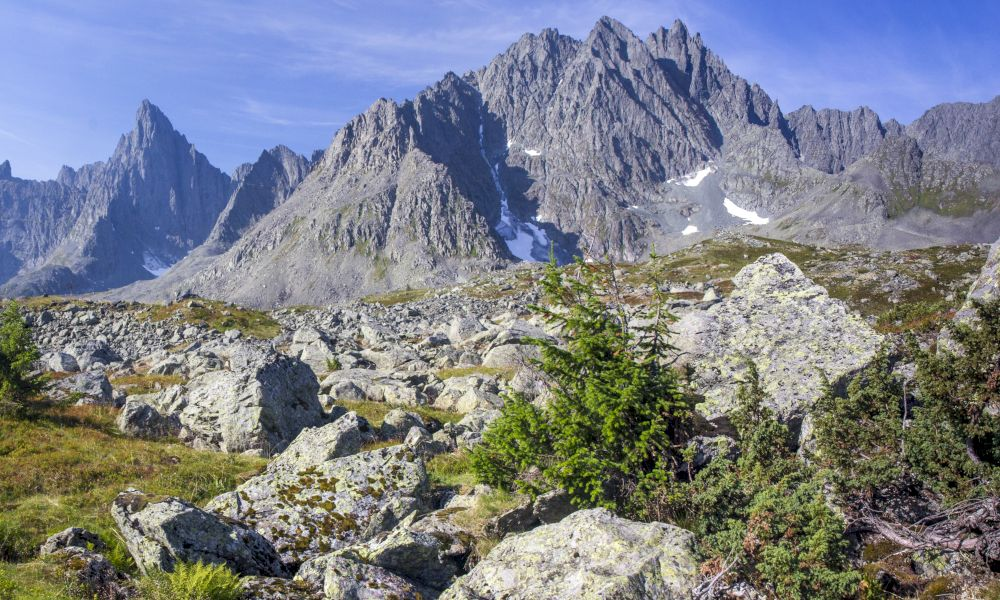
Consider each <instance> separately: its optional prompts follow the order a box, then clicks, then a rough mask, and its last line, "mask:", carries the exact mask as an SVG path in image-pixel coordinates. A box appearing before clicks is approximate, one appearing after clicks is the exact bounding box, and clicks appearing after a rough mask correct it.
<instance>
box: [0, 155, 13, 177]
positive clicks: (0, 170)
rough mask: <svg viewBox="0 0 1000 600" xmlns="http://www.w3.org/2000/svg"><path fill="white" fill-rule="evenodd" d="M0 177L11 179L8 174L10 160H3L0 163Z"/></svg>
mask: <svg viewBox="0 0 1000 600" xmlns="http://www.w3.org/2000/svg"><path fill="white" fill-rule="evenodd" d="M0 179H12V177H11V174H10V161H9V160H5V161H3V162H2V163H0Z"/></svg>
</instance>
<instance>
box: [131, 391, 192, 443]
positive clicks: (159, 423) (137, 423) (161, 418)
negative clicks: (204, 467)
mask: <svg viewBox="0 0 1000 600" xmlns="http://www.w3.org/2000/svg"><path fill="white" fill-rule="evenodd" d="M144 397H145V396H136V397H130V398H128V399H126V400H125V406H123V407H122V410H121V412H120V413H118V418H117V419H116V421H115V423H116V424H117V425H118V429H119V430H120V431H121V432H122V433H124V434H125V435H128V436H132V437H138V438H146V439H152V440H155V439H159V438H164V437H168V436H172V435H177V434H178V433H180V429H181V424H180V420H179V419H178V418H177V416H176V415H170V416H165V415H162V414H160V412H159V411H158V410H156V409H155V408H154V407H152V406H151V405H149V404H147V403H146V402H144V401H143V400H142V398H144Z"/></svg>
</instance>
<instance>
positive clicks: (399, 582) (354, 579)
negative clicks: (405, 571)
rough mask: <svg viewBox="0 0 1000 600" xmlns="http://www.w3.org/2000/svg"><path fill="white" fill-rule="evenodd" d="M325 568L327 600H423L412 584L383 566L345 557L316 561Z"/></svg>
mask: <svg viewBox="0 0 1000 600" xmlns="http://www.w3.org/2000/svg"><path fill="white" fill-rule="evenodd" d="M317 560H319V561H321V564H322V566H323V571H322V574H323V593H324V598H325V600H389V599H392V600H421V599H422V598H424V597H425V596H424V595H423V594H421V593H420V592H419V591H418V590H417V588H416V586H414V585H413V583H411V582H409V581H407V580H406V579H404V578H402V577H400V576H398V575H395V574H393V573H390V572H389V571H387V570H385V569H383V568H382V567H379V566H376V565H368V564H364V563H359V562H356V561H353V560H349V559H346V558H341V557H336V556H328V557H321V558H320V559H317Z"/></svg>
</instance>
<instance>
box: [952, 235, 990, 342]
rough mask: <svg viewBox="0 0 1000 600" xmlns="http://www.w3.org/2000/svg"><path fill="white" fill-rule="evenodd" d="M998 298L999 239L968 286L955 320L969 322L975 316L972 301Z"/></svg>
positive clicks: (986, 300)
mask: <svg viewBox="0 0 1000 600" xmlns="http://www.w3.org/2000/svg"><path fill="white" fill-rule="evenodd" d="M997 298H1000V240H997V241H996V243H995V244H993V246H992V247H991V248H990V254H989V256H988V257H987V259H986V264H985V265H983V269H982V271H980V272H979V277H978V278H976V281H975V282H973V284H972V286H971V287H970V288H969V294H968V295H967V296H966V300H965V304H964V305H963V306H962V309H961V310H959V311H958V313H956V314H955V320H956V321H959V322H966V323H967V322H970V321H973V320H974V319H975V317H976V310H975V308H974V307H973V302H974V301H978V302H988V301H990V300H995V299H997Z"/></svg>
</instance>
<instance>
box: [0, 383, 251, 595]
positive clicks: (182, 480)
mask: <svg viewBox="0 0 1000 600" xmlns="http://www.w3.org/2000/svg"><path fill="white" fill-rule="evenodd" d="M116 416H117V411H115V410H114V409H109V408H104V407H92V406H59V405H52V404H48V403H45V402H42V401H35V402H32V403H30V404H29V406H28V407H27V411H26V414H25V415H24V416H22V417H19V418H11V417H5V418H0V431H2V432H3V433H2V435H0V481H2V482H3V485H2V486H0V521H2V522H3V523H4V524H5V525H4V526H3V527H6V528H8V529H14V530H17V531H18V532H19V534H18V535H19V536H21V537H20V540H19V542H18V543H19V545H20V547H21V548H27V549H29V550H28V551H25V552H21V556H18V557H16V558H17V559H18V560H21V561H23V562H20V563H19V564H15V565H12V564H6V565H3V566H2V572H4V573H5V576H6V577H8V578H10V579H13V580H14V581H15V582H17V583H18V585H19V586H21V585H22V584H24V585H27V583H25V582H29V583H31V586H33V587H32V588H31V589H37V590H40V591H38V592H37V593H35V592H31V594H34V595H31V594H29V595H25V596H19V597H26V598H50V597H51V598H58V597H60V596H58V595H51V594H52V593H54V592H53V590H55V589H57V588H59V587H60V586H61V585H62V581H61V579H59V581H56V580H55V579H53V578H51V577H49V575H50V574H51V572H52V569H51V568H50V567H49V566H47V565H45V564H42V563H40V562H39V561H38V560H36V559H33V557H32V556H31V555H29V552H30V553H34V552H35V551H36V550H37V548H38V546H39V545H41V543H42V542H43V541H45V538H46V537H48V536H49V535H51V534H53V533H55V532H57V531H61V530H63V529H65V528H67V527H71V526H77V527H84V528H87V529H90V530H92V531H94V532H96V533H98V534H99V535H101V537H102V538H103V539H104V541H105V542H106V543H109V544H111V545H116V540H115V532H114V525H113V521H112V519H111V515H110V511H109V507H110V505H111V501H112V500H113V499H114V497H115V496H116V495H117V494H118V493H119V492H120V491H122V490H124V489H126V488H128V487H131V486H134V487H137V488H139V489H142V490H143V491H146V492H149V493H153V494H164V495H172V496H178V497H181V498H184V499H186V500H188V501H191V502H195V503H204V502H206V501H207V500H209V499H211V498H213V497H214V496H216V495H218V494H220V493H222V492H224V491H227V490H231V489H233V488H235V487H236V486H237V485H239V484H240V483H242V482H243V481H245V480H246V479H249V478H250V477H252V476H253V475H255V474H256V473H258V472H259V471H260V470H261V469H263V467H264V465H265V464H266V462H267V461H266V460H264V459H260V458H253V457H247V456H242V455H229V454H222V453H215V452H205V451H198V450H192V449H191V448H188V447H186V446H183V445H180V444H176V443H170V442H162V441H149V440H138V439H134V438H129V437H125V436H123V435H121V434H120V433H119V432H118V430H117V428H116V427H115V424H114V419H115V417H116ZM9 558H13V557H9ZM43 592H44V593H43ZM46 594H49V595H46Z"/></svg>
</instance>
